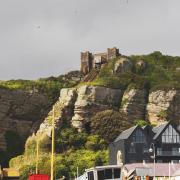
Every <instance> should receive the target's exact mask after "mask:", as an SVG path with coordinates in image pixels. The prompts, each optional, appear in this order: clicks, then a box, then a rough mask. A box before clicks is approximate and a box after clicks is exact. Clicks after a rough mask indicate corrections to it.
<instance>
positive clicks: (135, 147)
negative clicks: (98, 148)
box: [109, 122, 180, 164]
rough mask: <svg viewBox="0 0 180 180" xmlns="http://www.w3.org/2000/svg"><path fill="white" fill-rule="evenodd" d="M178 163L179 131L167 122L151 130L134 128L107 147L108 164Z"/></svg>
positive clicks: (179, 156)
mask: <svg viewBox="0 0 180 180" xmlns="http://www.w3.org/2000/svg"><path fill="white" fill-rule="evenodd" d="M154 158H155V162H157V163H168V162H173V163H180V131H179V130H178V129H177V128H176V127H175V126H174V125H173V124H172V123H171V122H167V123H164V124H162V125H160V126H157V127H154V128H152V127H151V126H145V127H140V126H134V127H132V128H130V129H127V130H125V131H123V132H122V133H121V134H120V135H119V136H118V137H117V138H116V139H115V141H114V142H112V143H111V144H110V145H109V162H110V164H119V163H123V164H128V163H142V162H153V159H154Z"/></svg>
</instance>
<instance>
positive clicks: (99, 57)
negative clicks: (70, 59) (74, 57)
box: [81, 47, 120, 75]
mask: <svg viewBox="0 0 180 180" xmlns="http://www.w3.org/2000/svg"><path fill="white" fill-rule="evenodd" d="M119 55H120V54H119V49H117V48H116V47H114V48H108V49H107V52H105V53H98V54H92V53H90V52H89V51H86V52H81V72H82V73H83V74H84V75H86V74H88V73H89V72H90V71H91V70H92V69H93V68H96V66H98V67H99V66H101V64H104V63H106V62H107V61H108V60H110V59H113V58H116V57H118V56H119Z"/></svg>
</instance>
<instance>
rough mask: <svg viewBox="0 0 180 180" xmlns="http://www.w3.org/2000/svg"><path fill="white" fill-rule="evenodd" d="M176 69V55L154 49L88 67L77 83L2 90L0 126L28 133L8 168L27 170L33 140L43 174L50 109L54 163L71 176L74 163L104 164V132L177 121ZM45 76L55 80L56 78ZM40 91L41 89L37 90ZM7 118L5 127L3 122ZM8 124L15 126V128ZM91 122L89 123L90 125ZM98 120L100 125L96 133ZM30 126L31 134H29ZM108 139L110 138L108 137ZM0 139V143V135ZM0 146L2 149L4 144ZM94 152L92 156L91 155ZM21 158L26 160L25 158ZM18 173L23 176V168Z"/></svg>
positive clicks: (179, 89)
mask: <svg viewBox="0 0 180 180" xmlns="http://www.w3.org/2000/svg"><path fill="white" fill-rule="evenodd" d="M179 67H180V58H179V57H172V56H166V55H162V54H161V53H160V52H154V53H151V54H149V55H142V56H129V57H127V56H122V55H119V56H118V57H116V58H113V59H110V60H108V61H107V62H106V63H105V64H103V65H102V66H101V67H100V68H99V66H98V69H92V71H91V72H90V73H89V74H87V75H86V76H85V78H84V79H83V80H82V81H81V82H80V83H78V82H79V81H80V79H81V78H82V77H80V76H78V77H77V79H76V77H74V78H73V81H74V80H75V81H76V80H77V81H76V83H70V84H71V85H69V84H68V83H67V79H66V78H65V79H64V77H63V78H62V77H61V78H60V79H61V80H60V81H61V83H60V84H59V83H58V85H57V84H56V85H55V86H54V85H53V86H50V87H51V88H50V89H49V84H48V86H47V87H48V88H40V90H39V89H38V90H37V91H36V90H35V91H30V92H29V93H28V92H27V89H26V91H24V90H22V89H21V90H3V92H6V93H7V95H6V96H5V95H3V96H4V98H3V101H2V102H3V103H0V104H1V105H2V107H1V108H0V111H2V112H1V113H0V117H1V123H2V126H1V127H2V129H3V128H4V132H5V131H7V130H9V129H10V130H14V129H16V128H14V127H16V126H18V127H17V130H16V131H17V132H18V133H19V134H20V135H22V136H24V133H25V136H27V135H29V136H30V137H29V138H28V140H27V141H26V146H25V153H24V154H23V155H22V156H19V157H16V158H14V159H12V167H14V166H16V164H17V162H18V164H19V165H20V166H21V168H25V167H26V166H27V167H28V168H31V169H32V170H33V166H32V161H31V160H34V159H35V158H31V157H35V154H34V152H35V144H36V140H37V138H39V139H40V141H41V142H40V148H41V153H42V159H41V167H43V168H44V169H43V168H42V173H44V172H46V168H47V167H49V165H48V166H47V164H44V162H50V161H49V160H47V158H48V157H49V155H48V153H49V147H50V146H49V145H50V141H49V138H50V136H51V122H52V115H53V109H54V110H55V130H56V136H55V137H56V141H55V144H56V153H57V156H59V158H60V159H59V161H58V162H60V163H61V165H62V167H61V168H62V169H60V170H59V172H61V173H62V172H66V173H69V172H71V173H72V174H73V173H74V172H76V167H77V166H78V167H80V168H81V171H83V170H84V169H86V168H88V167H90V165H88V162H94V164H91V166H95V165H102V164H103V162H107V155H106V156H105V157H104V156H103V157H99V155H98V154H101V153H100V152H102V151H104V150H106V149H107V142H108V140H107V139H108V138H107V136H109V137H110V136H111V134H112V132H113V133H114V134H113V137H116V136H117V135H118V134H119V133H120V132H121V131H122V130H124V129H126V128H129V126H133V125H135V124H136V122H137V120H144V121H146V123H151V124H160V123H162V122H164V121H169V120H172V121H174V122H175V123H176V124H180V111H179V109H180V71H179ZM93 71H94V72H93ZM50 79H51V81H53V82H56V83H57V79H54V78H50ZM71 80H72V78H71ZM62 84H63V85H62ZM64 84H65V85H64ZM38 87H39V86H38ZM42 89H46V91H45V93H44V92H43V93H42V94H41V93H40V92H41V90H42ZM47 89H48V91H47ZM32 92H33V93H32ZM11 93H12V95H11ZM3 94H4V93H3ZM16 94H18V96H17V95H16ZM49 95H50V96H51V97H55V98H54V99H53V102H52V101H51V103H49V102H48V101H49V100H48V99H49ZM9 97H10V98H9ZM47 97H48V98H47ZM13 99H14V100H13ZM51 99H52V98H51ZM0 100H1V99H0ZM9 104H10V105H9ZM49 105H50V106H49ZM38 112H42V113H40V114H39V113H38ZM106 116H108V117H106ZM102 121H103V122H102ZM7 122H8V123H9V124H10V123H11V125H10V126H5V125H6V124H7ZM14 122H16V123H18V125H16V126H15V123H14ZM92 122H97V123H94V124H96V128H94V129H93V126H92V124H93V123H92ZM13 123H14V126H13V125H12V124H13ZM23 123H25V126H24V124H23ZM100 123H103V125H102V126H101V128H99V129H98V132H97V131H96V130H97V128H98V127H99V124H100ZM116 126H117V127H116ZM5 127H6V129H5ZM21 127H23V128H21ZM110 128H111V129H110ZM92 129H93V131H91V130H92ZM101 129H103V130H102V131H101ZM109 129H110V130H109ZM119 129H120V130H119ZM34 130H37V132H36V133H35V134H33V135H32V136H31V134H32V132H33V131H34ZM100 131H101V132H100ZM104 132H105V133H104ZM103 133H104V134H106V136H103ZM108 133H109V134H108ZM109 139H111V140H112V137H110V138H109ZM1 142H4V139H3V138H2V137H1ZM42 144H43V145H42ZM2 145H3V146H4V147H5V144H3V143H2ZM97 146H98V147H97ZM43 148H44V149H43ZM94 155H97V156H96V158H97V159H96V158H95V157H94ZM76 157H78V160H77V159H76ZM87 157H88V158H89V159H87ZM27 159H31V160H29V161H28V162H27ZM79 159H81V160H82V161H80V160H79ZM104 159H106V161H104ZM33 162H34V161H33ZM81 162H85V163H83V164H81ZM58 167H60V166H57V168H58ZM19 168H20V167H19ZM68 168H69V169H68ZM44 170H45V171H44ZM22 172H24V173H26V176H27V172H28V171H26V169H23V170H22ZM62 175H64V174H62ZM67 176H68V174H67ZM25 179H27V178H25Z"/></svg>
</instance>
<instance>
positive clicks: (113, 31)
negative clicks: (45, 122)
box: [0, 0, 180, 80]
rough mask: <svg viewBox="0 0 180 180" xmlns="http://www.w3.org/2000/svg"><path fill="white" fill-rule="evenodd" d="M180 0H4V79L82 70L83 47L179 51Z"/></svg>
mask: <svg viewBox="0 0 180 180" xmlns="http://www.w3.org/2000/svg"><path fill="white" fill-rule="evenodd" d="M179 8H180V1H179V0H0V79H1V80H9V79H38V78H40V77H48V76H58V75H60V74H63V73H66V72H68V71H71V70H79V69H80V52H81V51H86V50H89V51H91V52H94V53H98V52H104V51H106V49H107V48H111V47H118V48H119V51H120V53H121V54H125V55H131V54H148V53H151V52H153V51H161V52H162V53H163V54H169V55H173V56H180V11H179Z"/></svg>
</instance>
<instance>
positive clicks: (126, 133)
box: [114, 126, 138, 142]
mask: <svg viewBox="0 0 180 180" xmlns="http://www.w3.org/2000/svg"><path fill="white" fill-rule="evenodd" d="M137 127H138V126H133V127H131V128H129V129H127V130H125V131H123V132H122V133H121V134H120V135H119V136H118V137H117V138H116V139H115V141H114V142H117V141H119V140H121V139H128V138H129V136H130V135H131V134H132V133H133V132H134V130H135V129H136V128H137Z"/></svg>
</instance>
